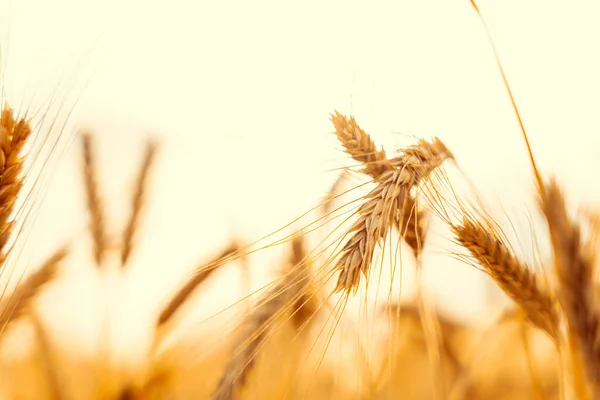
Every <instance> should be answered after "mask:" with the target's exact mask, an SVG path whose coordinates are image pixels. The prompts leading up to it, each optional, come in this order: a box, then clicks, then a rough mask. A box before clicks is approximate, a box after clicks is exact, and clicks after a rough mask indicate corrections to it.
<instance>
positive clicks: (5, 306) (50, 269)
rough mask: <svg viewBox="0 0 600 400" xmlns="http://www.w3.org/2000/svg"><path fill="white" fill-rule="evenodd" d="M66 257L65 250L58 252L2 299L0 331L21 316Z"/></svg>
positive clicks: (0, 304) (0, 305) (0, 303)
mask: <svg viewBox="0 0 600 400" xmlns="http://www.w3.org/2000/svg"><path fill="white" fill-rule="evenodd" d="M66 255H67V250H66V248H63V249H60V250H58V251H57V252H56V253H54V254H53V255H52V256H51V257H50V258H49V259H48V260H46V261H45V262H44V264H43V265H42V266H41V267H40V268H39V269H38V270H37V271H35V272H33V273H31V274H30V275H29V276H28V277H27V278H26V279H25V280H22V281H21V282H19V284H18V285H17V287H16V289H15V290H14V292H13V293H11V295H10V296H7V297H6V298H4V299H2V302H0V310H1V311H0V329H5V328H6V327H7V326H8V325H10V324H11V323H12V322H14V321H16V320H17V319H18V318H19V317H20V316H21V315H22V314H23V312H24V311H25V309H26V308H27V307H28V306H29V304H30V303H31V301H32V300H33V298H34V297H35V296H36V295H37V294H38V293H39V291H40V289H41V288H42V287H43V286H44V284H46V283H47V282H49V281H50V280H52V279H53V278H54V276H55V275H56V273H57V270H58V267H59V265H60V262H61V261H62V260H63V259H64V258H65V257H66Z"/></svg>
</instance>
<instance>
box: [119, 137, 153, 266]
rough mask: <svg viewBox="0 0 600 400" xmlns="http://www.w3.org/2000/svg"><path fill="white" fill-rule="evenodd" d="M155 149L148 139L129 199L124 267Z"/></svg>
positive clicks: (130, 247) (137, 220) (141, 205)
mask: <svg viewBox="0 0 600 400" xmlns="http://www.w3.org/2000/svg"><path fill="white" fill-rule="evenodd" d="M156 149H157V145H156V143H155V142H153V141H148V143H147V145H146V152H145V154H144V159H143V161H142V164H141V166H140V170H139V173H138V177H137V180H136V182H137V184H136V187H135V191H134V193H133V197H132V199H131V214H130V215H129V220H128V221H127V225H126V226H125V230H124V232H123V241H122V251H121V267H125V266H126V265H127V262H128V261H129V256H130V255H131V251H132V250H133V247H134V239H135V233H136V229H137V227H138V225H139V220H140V217H141V211H142V207H143V204H144V200H145V196H146V186H147V181H148V175H149V174H150V168H151V166H152V164H153V162H154V158H155V155H156Z"/></svg>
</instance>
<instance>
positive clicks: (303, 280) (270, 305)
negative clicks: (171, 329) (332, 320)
mask: <svg viewBox="0 0 600 400" xmlns="http://www.w3.org/2000/svg"><path fill="white" fill-rule="evenodd" d="M308 268H309V267H308V264H307V262H306V257H305V253H304V249H303V242H302V238H301V237H296V238H295V239H294V240H292V254H291V257H290V262H289V271H287V273H284V276H283V277H282V278H281V279H280V280H279V281H278V282H277V283H276V284H275V285H274V286H273V287H272V288H271V289H270V290H269V291H267V292H266V293H265V294H263V295H262V296H261V297H260V298H259V300H258V303H257V304H258V305H257V306H256V307H255V308H254V309H253V310H252V311H251V312H250V314H249V315H248V317H247V320H246V324H245V325H244V327H243V329H242V332H241V334H240V336H239V337H238V338H237V341H236V343H235V344H234V352H233V355H232V358H231V359H230V360H229V362H228V363H227V366H226V369H225V372H224V373H223V375H222V377H221V380H220V381H219V383H218V386H217V389H216V390H215V392H214V394H213V400H234V399H239V398H240V397H241V396H240V392H241V391H242V390H243V388H244V387H245V385H246V382H247V380H248V378H249V376H250V374H251V372H252V370H253V368H254V364H255V362H256V357H257V354H258V353H259V352H260V349H261V348H262V347H263V345H264V344H265V343H266V342H267V340H268V339H269V337H270V336H271V335H272V332H274V329H275V328H274V327H273V325H274V319H275V318H277V317H282V316H283V314H284V313H285V312H288V310H290V306H291V312H292V313H293V316H292V322H293V323H294V326H296V328H297V329H299V328H301V327H302V326H304V325H305V324H306V323H307V322H308V320H309V319H310V317H311V316H312V315H313V314H314V312H316V309H318V307H317V306H314V305H311V304H310V301H311V300H314V299H313V297H312V294H311V292H310V289H308V288H309V287H310V275H309V271H308ZM306 296H308V297H306Z"/></svg>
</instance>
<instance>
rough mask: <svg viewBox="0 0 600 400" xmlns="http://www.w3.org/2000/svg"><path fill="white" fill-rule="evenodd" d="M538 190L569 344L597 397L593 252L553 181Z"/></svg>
mask: <svg viewBox="0 0 600 400" xmlns="http://www.w3.org/2000/svg"><path fill="white" fill-rule="evenodd" d="M540 191H541V199H540V206H541V209H542V211H543V213H544V215H545V216H546V219H547V221H548V227H549V230H550V239H551V242H552V248H553V250H554V266H555V271H556V275H557V277H558V283H559V285H558V296H559V299H560V303H561V306H562V309H563V311H564V313H565V315H566V318H567V322H568V324H569V331H570V332H571V333H572V334H573V335H572V336H571V341H572V342H573V341H574V342H575V343H572V345H573V347H575V348H577V347H578V350H579V353H580V354H579V355H580V356H581V360H582V361H583V364H584V367H585V370H586V372H587V376H588V379H589V382H590V383H591V384H592V388H593V389H594V391H595V393H594V394H595V395H596V396H600V391H599V390H600V336H599V333H600V315H599V312H598V308H597V304H596V302H595V300H596V299H595V293H594V290H595V289H594V252H593V250H592V249H589V248H586V247H585V246H583V244H582V239H581V232H580V227H579V225H578V224H577V223H576V222H574V221H572V220H571V219H570V218H569V216H568V214H567V210H566V206H565V200H564V197H563V194H562V192H561V190H560V188H559V186H558V184H557V183H556V181H555V180H551V181H550V182H549V183H548V184H547V185H545V186H544V187H542V188H541V190H540ZM573 336H574V337H573ZM594 398H596V397H594Z"/></svg>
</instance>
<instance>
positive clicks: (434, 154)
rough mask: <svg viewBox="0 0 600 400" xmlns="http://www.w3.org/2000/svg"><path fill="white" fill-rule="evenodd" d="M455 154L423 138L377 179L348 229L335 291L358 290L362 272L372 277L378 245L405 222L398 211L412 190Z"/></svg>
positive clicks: (440, 143)
mask: <svg viewBox="0 0 600 400" xmlns="http://www.w3.org/2000/svg"><path fill="white" fill-rule="evenodd" d="M452 157H453V156H452V153H450V152H449V151H448V149H447V148H446V146H444V145H443V143H442V142H441V141H439V140H438V139H435V140H434V141H433V142H432V143H429V142H427V141H424V140H421V141H419V143H418V144H417V145H414V146H411V147H408V148H406V149H405V150H404V151H403V154H402V155H400V156H398V157H396V158H395V159H393V160H391V162H392V164H391V165H393V167H394V168H393V169H392V170H388V171H384V172H383V173H381V175H379V176H378V177H377V178H376V179H375V184H376V187H375V188H374V189H373V190H372V191H371V192H370V193H368V194H367V195H366V196H365V199H364V202H363V204H362V205H361V206H360V207H359V209H358V215H359V217H358V220H357V221H356V222H355V223H354V225H352V227H351V228H350V229H349V230H348V234H350V233H351V234H352V236H351V237H350V239H349V240H348V242H346V243H345V245H344V247H343V248H342V250H341V251H340V254H341V256H340V258H339V260H338V262H337V264H336V268H337V269H339V270H340V275H339V278H338V282H337V285H336V288H335V292H342V291H344V292H346V293H354V294H355V293H356V291H357V290H358V286H359V283H360V274H361V273H362V274H363V275H365V277H368V273H369V270H370V267H371V263H372V260H373V254H374V251H375V248H376V246H377V245H378V244H379V242H380V241H381V240H383V239H384V238H385V236H386V235H387V233H388V231H389V230H390V228H391V227H392V226H393V224H400V226H401V222H398V221H397V219H398V215H402V218H405V211H406V204H407V202H408V200H407V199H408V197H409V195H410V190H411V189H412V188H413V186H415V185H417V184H418V183H419V181H420V180H421V179H424V178H426V177H427V176H428V175H429V174H430V173H431V172H432V171H433V170H434V169H435V168H437V167H439V166H440V165H441V164H442V163H443V162H444V161H445V160H446V159H448V158H452ZM399 213H402V214H399Z"/></svg>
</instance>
